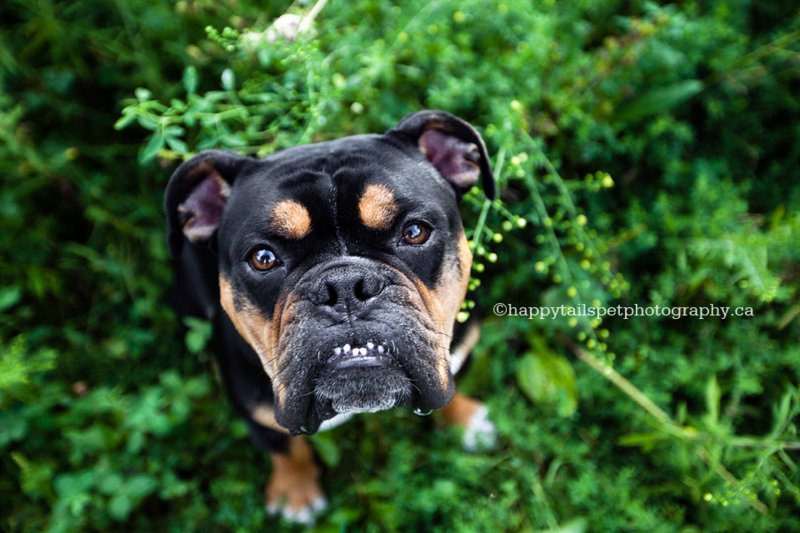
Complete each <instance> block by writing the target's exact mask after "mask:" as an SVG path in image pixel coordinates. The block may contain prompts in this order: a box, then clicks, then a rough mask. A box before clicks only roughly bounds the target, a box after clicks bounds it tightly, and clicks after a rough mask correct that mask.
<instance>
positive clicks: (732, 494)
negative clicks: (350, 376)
mask: <svg viewBox="0 0 800 533" xmlns="http://www.w3.org/2000/svg"><path fill="white" fill-rule="evenodd" d="M309 8H310V5H307V4H304V3H302V2H300V3H297V4H294V5H291V6H290V5H288V4H287V3H285V2H277V1H271V2H251V1H250V0H216V1H213V2H212V1H208V0H195V1H188V0H182V1H179V2H165V1H159V0H150V1H144V0H119V1H116V2H93V1H91V0H74V1H71V2H62V1H57V0H34V1H22V0H10V1H7V2H4V3H3V4H2V6H1V7H0V17H1V18H2V21H3V22H2V26H1V27H0V31H2V34H0V35H2V40H0V66H1V67H2V71H1V72H0V83H1V84H2V85H1V86H0V136H1V137H2V145H0V170H1V171H2V176H3V178H2V182H1V183H2V195H0V227H2V230H3V231H2V233H0V312H2V314H1V315H0V343H1V344H2V359H0V467H1V468H2V470H1V472H2V475H0V496H1V497H0V520H2V522H0V524H2V528H3V529H4V530H10V531H41V530H46V531H94V530H104V531H105V530H123V529H124V530H131V529H133V530H148V531H150V530H159V531H160V530H172V531H195V530H196V531H229V530H237V531H249V530H257V529H261V528H263V527H274V524H272V523H271V522H269V519H267V518H265V517H264V514H263V511H262V505H263V502H262V496H261V494H260V490H261V487H262V486H263V483H264V482H265V480H266V478H267V475H268V472H269V468H270V467H269V464H268V460H267V459H266V458H264V457H262V456H261V455H260V454H259V453H257V452H256V451H255V449H254V448H253V447H252V446H251V445H250V444H249V443H248V442H247V439H246V437H245V429H244V425H243V424H242V423H241V422H240V421H237V420H235V419H234V417H233V415H232V413H231V410H230V408H229V407H228V405H227V403H226V401H225V399H224V397H223V394H222V392H221V390H220V386H219V385H218V384H217V382H216V381H215V380H214V377H213V372H212V371H211V370H210V366H211V355H210V353H209V352H208V351H207V349H206V343H207V341H208V335H209V328H208V325H207V324H205V323H203V322H200V321H189V322H187V323H185V324H183V325H182V324H180V323H179V321H178V319H177V318H176V317H175V316H174V314H173V313H172V311H171V310H170V308H169V307H168V305H167V304H166V299H165V291H166V288H167V286H168V284H169V279H170V272H169V261H168V257H167V253H166V249H165V245H164V237H163V230H164V224H163V221H162V214H161V207H160V206H161V195H162V191H163V187H164V185H165V183H166V180H167V178H168V176H169V174H170V171H171V168H172V167H173V166H174V164H175V163H176V162H177V161H178V160H180V159H182V158H185V157H187V156H189V155H190V154H191V153H193V152H196V151H198V150H200V149H203V148H208V147H222V148H231V149H235V150H238V151H240V152H242V153H251V154H261V155H263V154H265V153H269V152H271V151H274V150H276V149H279V148H282V147H286V146H289V145H293V144H297V143H300V142H311V141H315V140H323V139H329V138H333V137H336V136H340V135H345V134H353V133H363V132H376V131H382V130H384V129H386V128H388V127H390V126H391V125H393V124H394V123H396V122H397V120H399V119H400V118H401V117H402V116H403V115H404V114H406V113H408V112H411V111H415V110H418V109H421V108H441V109H445V110H448V111H450V112H452V113H454V114H457V115H460V116H462V117H464V118H465V119H467V120H469V121H471V122H472V123H473V124H475V125H476V126H478V127H479V128H480V129H481V130H482V132H483V133H484V137H485V138H486V141H487V144H488V146H489V148H490V151H491V153H492V154H493V157H494V161H493V163H494V167H495V170H496V173H497V175H498V179H499V182H500V185H501V188H502V189H503V194H502V201H498V202H496V203H491V202H488V201H486V200H485V199H484V197H483V196H482V194H481V193H480V192H479V191H474V192H472V193H470V194H469V195H468V197H467V198H466V199H465V217H466V220H467V224H468V227H469V228H470V231H469V236H470V237H471V239H472V243H473V247H474V249H475V252H476V259H477V261H476V266H475V272H474V279H473V282H472V283H473V286H474V287H475V288H477V291H476V303H473V304H468V306H466V307H465V309H464V312H475V311H479V312H480V313H481V314H483V315H485V316H486V320H485V322H484V327H483V336H482V340H481V343H480V345H479V347H478V348H477V350H476V353H475V354H474V356H475V361H474V364H473V366H472V368H471V370H470V372H469V374H468V376H467V377H466V380H465V382H464V389H465V390H466V391H467V392H470V393H472V394H474V395H476V396H478V397H481V398H483V399H484V400H485V401H487V403H488V404H489V406H490V408H491V411H492V412H493V418H494V420H495V421H496V423H497V426H498V430H499V433H500V441H501V445H500V446H499V448H498V449H496V450H494V451H492V452H487V453H480V454H472V455H469V454H465V453H463V452H461V451H460V449H459V445H458V442H459V435H458V434H457V431H455V430H452V429H441V428H439V429H440V430H438V431H432V429H434V428H438V426H439V423H438V422H437V420H436V419H435V417H431V418H418V417H415V416H413V415H412V414H411V413H406V412H399V411H398V412H388V413H382V414H379V415H375V416H370V417H361V418H359V419H357V420H355V421H353V422H350V423H349V424H347V425H345V426H343V427H341V428H339V429H336V430H334V431H332V432H329V433H324V434H320V435H318V436H316V437H314V440H315V446H316V449H317V451H318V453H319V455H320V458H321V460H322V462H323V463H324V464H325V465H326V474H325V476H324V485H325V488H326V491H327V493H328V495H329V498H330V507H329V511H328V512H327V513H326V514H325V515H324V516H322V517H321V518H320V519H319V521H318V524H317V528H318V529H319V530H320V531H361V530H365V531H384V530H441V531H487V530H491V531H494V530H498V529H502V530H509V531H536V530H563V531H583V530H588V531H631V530H650V531H677V530H680V531H700V530H702V531H729V530H739V531H778V530H782V531H789V530H796V529H798V528H800V524H798V521H797V516H798V515H800V488H798V484H799V483H800V473H798V465H797V462H798V449H800V439H798V437H797V435H796V423H797V419H798V418H797V417H798V412H800V391H799V390H798V381H799V380H798V374H799V373H800V370H798V369H800V343H798V339H800V335H799V333H800V318H799V317H800V303H799V302H798V290H799V288H800V284H799V283H798V278H799V277H800V263H799V260H800V246H798V242H800V183H798V174H797V172H798V171H797V169H798V168H800V143H798V139H799V138H800V99H798V97H797V95H798V94H800V14H799V13H798V8H797V7H796V3H795V2H792V1H776V2H756V1H748V0H720V1H715V2H702V1H684V2H677V3H667V2H664V3H651V2H642V1H636V0H634V1H629V2H623V1H619V0H602V1H589V0H577V1H574V2H555V1H552V0H549V1H547V0H545V1H533V2H527V1H523V0H506V1H504V2H483V1H478V0H458V1H455V0H445V1H440V2H424V1H420V0H412V1H408V2H403V3H401V4H399V5H396V6H393V5H392V4H391V3H390V2H383V1H373V0H354V1H350V2H343V1H340V0H331V1H330V2H329V4H328V5H327V6H325V8H324V9H323V10H322V12H321V13H320V14H319V16H318V17H317V18H316V20H315V21H314V24H313V31H312V33H310V34H307V35H305V36H301V37H300V38H298V39H297V40H296V41H287V40H284V39H278V40H276V41H275V42H271V40H270V39H269V38H268V36H267V33H266V30H267V28H269V26H270V24H271V22H272V21H273V20H274V19H275V18H276V17H278V16H279V15H281V14H282V13H284V12H286V11H287V9H288V10H289V11H291V12H293V13H298V14H300V15H303V14H304V13H306V12H307V10H308V9H309ZM115 126H116V127H115ZM478 285H480V286H478ZM495 302H507V303H511V304H515V305H560V304H562V303H565V304H580V303H586V304H589V305H597V304H604V305H616V304H622V305H627V304H630V305H633V304H635V303H636V304H639V305H665V306H691V305H709V304H711V303H713V304H715V305H725V306H750V307H752V308H753V311H754V315H755V316H754V317H753V318H749V319H735V318H729V319H728V320H726V321H722V320H720V319H706V320H702V321H701V320H697V319H691V318H683V319H678V320H674V319H671V318H660V319H659V318H635V319H633V318H632V319H629V320H623V319H620V318H609V319H606V320H604V321H598V320H578V319H575V318H569V317H563V318H559V319H557V320H547V321H539V320H527V319H525V318H522V317H516V318H512V317H506V318H497V317H493V316H492V313H491V309H492V307H491V306H492V305H493V304H494V303H495ZM184 334H185V335H184ZM284 527H288V526H284Z"/></svg>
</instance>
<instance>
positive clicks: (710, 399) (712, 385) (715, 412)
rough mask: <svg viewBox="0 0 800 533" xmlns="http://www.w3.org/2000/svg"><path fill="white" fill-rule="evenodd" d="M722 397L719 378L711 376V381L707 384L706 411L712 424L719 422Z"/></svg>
mask: <svg viewBox="0 0 800 533" xmlns="http://www.w3.org/2000/svg"><path fill="white" fill-rule="evenodd" d="M721 397H722V391H721V390H720V388H719V384H718V383H717V377H716V376H711V379H709V380H708V383H707V384H706V409H707V410H708V417H709V419H710V420H711V421H712V422H718V421H719V402H720V398H721Z"/></svg>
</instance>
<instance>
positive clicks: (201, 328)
mask: <svg viewBox="0 0 800 533" xmlns="http://www.w3.org/2000/svg"><path fill="white" fill-rule="evenodd" d="M183 323H184V325H185V326H186V327H187V328H188V331H187V332H186V339H185V342H186V349H187V350H189V352H191V353H193V354H198V353H200V352H202V351H203V350H204V349H205V347H206V345H207V344H208V341H209V340H211V335H212V333H213V327H212V325H211V322H209V321H208V320H202V319H199V318H194V317H186V318H184V319H183Z"/></svg>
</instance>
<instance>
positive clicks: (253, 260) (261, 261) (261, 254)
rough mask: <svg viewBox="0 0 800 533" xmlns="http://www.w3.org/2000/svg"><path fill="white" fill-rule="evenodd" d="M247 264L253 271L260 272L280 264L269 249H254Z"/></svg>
mask: <svg viewBox="0 0 800 533" xmlns="http://www.w3.org/2000/svg"><path fill="white" fill-rule="evenodd" d="M248 262H249V263H250V266H251V267H252V268H253V270H259V271H261V272H266V271H267V270H272V269H273V268H275V267H276V266H278V265H279V264H280V261H279V260H278V256H276V255H275V253H274V252H273V251H272V250H270V249H269V248H256V249H255V250H253V253H251V254H250V259H249V261H248Z"/></svg>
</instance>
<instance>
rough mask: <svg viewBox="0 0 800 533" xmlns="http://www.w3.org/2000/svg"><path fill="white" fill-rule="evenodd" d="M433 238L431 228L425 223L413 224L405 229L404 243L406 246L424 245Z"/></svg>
mask: <svg viewBox="0 0 800 533" xmlns="http://www.w3.org/2000/svg"><path fill="white" fill-rule="evenodd" d="M430 236H431V228H430V227H429V226H428V225H427V224H425V223H423V222H411V223H410V224H407V225H406V227H405V228H403V242H405V243H406V244H424V243H425V241H427V240H428V237H430Z"/></svg>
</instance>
